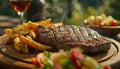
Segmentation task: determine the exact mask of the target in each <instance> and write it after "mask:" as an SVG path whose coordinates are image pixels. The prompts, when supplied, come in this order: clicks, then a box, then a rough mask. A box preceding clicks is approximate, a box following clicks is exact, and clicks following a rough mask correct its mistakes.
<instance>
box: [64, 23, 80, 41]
mask: <svg viewBox="0 0 120 69" xmlns="http://www.w3.org/2000/svg"><path fill="white" fill-rule="evenodd" d="M65 30H66V31H68V33H69V34H70V36H69V37H71V39H72V42H76V41H79V40H78V38H77V37H76V35H75V34H74V31H73V29H72V27H71V26H70V25H66V26H65Z"/></svg>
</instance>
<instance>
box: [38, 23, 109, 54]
mask: <svg viewBox="0 0 120 69" xmlns="http://www.w3.org/2000/svg"><path fill="white" fill-rule="evenodd" d="M38 32H39V42H41V43H43V44H46V45H50V46H52V47H53V48H54V49H64V50H67V49H70V48H74V47H81V48H82V49H83V50H84V52H85V53H98V52H106V51H108V49H109V48H110V46H111V45H110V44H111V42H110V41H109V40H107V39H105V38H104V37H102V36H100V35H99V34H98V33H97V32H96V31H93V30H92V29H89V28H85V27H81V26H74V25H63V26H58V27H55V28H46V27H43V26H40V27H39V30H38Z"/></svg>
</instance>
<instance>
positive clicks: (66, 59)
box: [32, 48, 111, 69]
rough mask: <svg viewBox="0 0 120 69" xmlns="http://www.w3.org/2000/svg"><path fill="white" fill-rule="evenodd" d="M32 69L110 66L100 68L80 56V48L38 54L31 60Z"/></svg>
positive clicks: (84, 56)
mask: <svg viewBox="0 0 120 69" xmlns="http://www.w3.org/2000/svg"><path fill="white" fill-rule="evenodd" d="M32 64H33V65H34V66H35V67H34V68H33V69H111V67H110V66H105V67H102V66H101V65H100V64H99V63H98V62H97V61H96V60H95V59H93V58H91V57H89V56H87V55H84V54H82V50H81V49H80V48H73V49H72V50H70V51H63V50H60V51H59V52H47V51H45V52H43V53H39V54H38V55H37V57H36V58H33V59H32Z"/></svg>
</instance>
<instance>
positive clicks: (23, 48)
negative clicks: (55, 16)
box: [4, 18, 63, 53]
mask: <svg viewBox="0 0 120 69" xmlns="http://www.w3.org/2000/svg"><path fill="white" fill-rule="evenodd" d="M58 25H63V23H55V24H54V23H51V19H50V18H49V19H47V20H44V21H40V22H31V21H29V22H27V23H23V24H22V25H18V26H17V27H15V28H12V29H10V28H7V29H5V30H4V32H5V34H7V36H8V37H9V38H8V39H7V41H6V44H13V46H14V48H15V49H16V50H18V51H20V52H22V53H29V49H28V48H29V47H31V48H34V49H37V50H40V51H44V50H49V49H52V47H50V46H46V45H43V44H41V43H39V42H37V41H36V40H37V36H38V32H37V31H38V27H39V26H45V27H56V26H58Z"/></svg>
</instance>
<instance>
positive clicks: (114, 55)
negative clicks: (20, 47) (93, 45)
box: [0, 35, 120, 69]
mask: <svg viewBox="0 0 120 69" xmlns="http://www.w3.org/2000/svg"><path fill="white" fill-rule="evenodd" d="M6 39H7V37H6V35H2V36H0V49H1V53H0V65H2V66H4V67H6V68H9V69H11V68H12V69H31V68H32V67H33V65H32V64H31V58H33V57H35V56H36V55H37V54H38V53H39V52H34V51H33V52H31V53H29V54H22V53H20V52H18V51H16V50H15V49H14V47H13V46H12V45H5V44H4V42H5V40H6ZM107 39H108V40H111V41H112V42H113V43H112V44H111V48H110V49H109V51H108V52H107V53H102V54H95V55H94V56H91V57H93V58H95V59H96V60H97V61H98V62H99V63H100V64H101V65H102V66H106V65H111V66H112V67H114V69H118V68H119V63H120V52H119V51H120V43H119V42H117V41H116V40H114V39H110V38H107Z"/></svg>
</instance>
